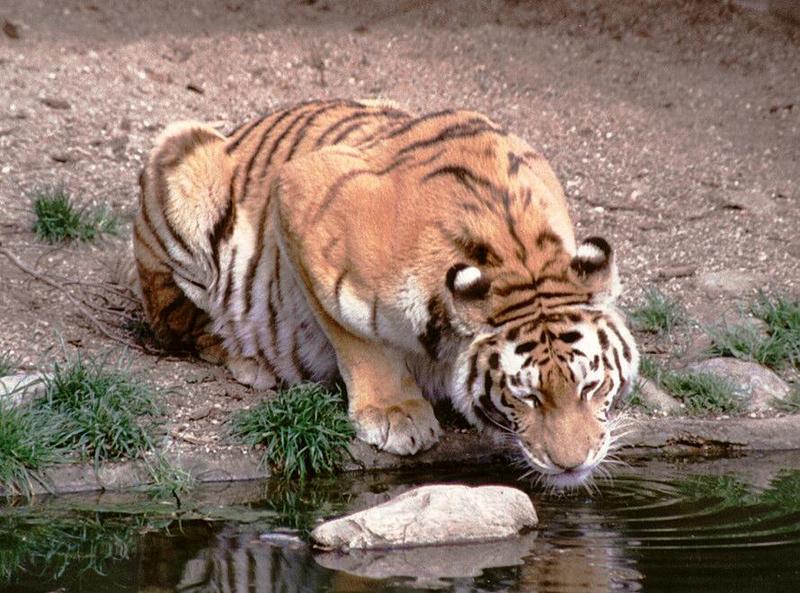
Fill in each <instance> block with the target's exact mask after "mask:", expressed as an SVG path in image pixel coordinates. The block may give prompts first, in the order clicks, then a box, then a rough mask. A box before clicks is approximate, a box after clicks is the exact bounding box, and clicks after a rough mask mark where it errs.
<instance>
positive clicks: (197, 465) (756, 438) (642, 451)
mask: <svg viewBox="0 0 800 593" xmlns="http://www.w3.org/2000/svg"><path fill="white" fill-rule="evenodd" d="M629 430H630V432H629V434H628V436H627V437H626V439H625V445H624V446H623V448H622V449H621V450H620V451H619V454H620V456H622V457H653V456H659V455H668V456H675V455H719V454H724V453H734V452H744V451H782V450H794V449H800V415H791V416H783V417H778V418H758V419H753V418H726V419H694V418H637V419H635V420H634V421H633V425H632V426H631V428H630V429H629ZM350 453H351V461H350V462H348V464H347V465H346V466H345V468H344V471H364V470H367V471H369V470H392V469H401V468H413V467H421V466H431V465H452V464H454V463H458V464H465V463H468V464H473V465H474V464H485V463H492V462H497V461H501V460H503V459H504V458H507V457H508V456H509V455H513V451H512V450H510V448H509V447H508V446H507V445H500V444H495V443H493V442H492V441H491V439H487V438H486V437H484V436H481V435H479V434H478V433H477V432H475V431H468V432H448V433H447V434H445V435H444V436H443V437H442V439H441V441H440V442H439V443H438V444H437V446H436V447H434V448H433V449H431V450H429V451H426V452H424V453H420V454H417V455H414V456H412V457H397V456H394V455H391V454H388V453H383V452H381V451H377V450H376V449H374V448H373V447H371V446H369V445H366V444H365V443H362V442H360V441H357V442H353V443H352V445H351V448H350ZM166 457H167V458H168V459H169V460H170V461H171V462H172V463H173V464H174V465H175V466H177V467H179V468H181V469H183V470H186V471H188V472H191V474H192V475H193V476H194V477H195V478H196V480H197V481H198V482H201V483H214V482H237V481H243V480H259V479H265V478H268V477H269V476H270V473H269V470H268V468H265V467H263V466H262V465H261V464H260V455H259V453H258V452H257V451H252V450H247V449H243V448H242V447H239V446H236V447H229V448H227V449H219V448H217V449H214V450H206V449H205V448H204V447H202V446H199V447H196V448H192V449H189V450H184V451H181V452H179V453H175V452H169V451H168V452H167V453H166ZM42 478H43V480H42V481H43V483H42V484H38V483H37V484H34V485H33V486H34V487H33V494H45V493H48V492H50V493H54V494H61V493H71V492H90V491H97V490H106V491H115V490H125V489H131V488H136V487H141V486H144V485H146V484H147V483H148V473H147V471H146V469H145V468H144V466H143V464H142V463H141V462H138V461H131V462H121V463H108V464H104V465H103V466H102V467H101V468H100V469H99V470H98V471H97V472H95V470H94V468H93V467H92V466H91V464H61V465H55V466H52V467H51V468H50V469H48V470H46V471H45V472H43V473H42ZM45 484H46V485H47V486H45ZM4 494H5V493H3V492H2V491H0V496H3V495H4Z"/></svg>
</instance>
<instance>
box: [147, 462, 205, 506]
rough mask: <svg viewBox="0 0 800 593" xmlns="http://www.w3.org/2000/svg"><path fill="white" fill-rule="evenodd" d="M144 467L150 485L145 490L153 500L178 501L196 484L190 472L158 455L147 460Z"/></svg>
mask: <svg viewBox="0 0 800 593" xmlns="http://www.w3.org/2000/svg"><path fill="white" fill-rule="evenodd" d="M146 465H147V472H148V473H149V474H150V480H151V483H150V484H148V485H147V486H146V487H145V490H147V493H148V494H149V495H150V496H152V497H153V498H159V499H163V498H167V497H170V496H171V497H174V498H176V499H178V500H179V501H180V497H181V496H182V495H183V494H187V493H188V492H190V491H191V490H192V489H193V488H194V487H195V485H196V483H197V481H196V480H195V478H194V476H193V475H192V474H191V473H190V472H188V471H186V470H184V469H182V468H180V467H177V466H175V465H173V464H172V463H170V462H169V460H168V459H167V458H166V457H164V455H162V454H160V453H156V454H155V457H154V459H152V460H148V461H147V464H146Z"/></svg>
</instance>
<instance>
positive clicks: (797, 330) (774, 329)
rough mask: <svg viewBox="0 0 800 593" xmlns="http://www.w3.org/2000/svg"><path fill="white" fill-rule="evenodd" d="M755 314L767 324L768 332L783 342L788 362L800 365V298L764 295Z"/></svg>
mask: <svg viewBox="0 0 800 593" xmlns="http://www.w3.org/2000/svg"><path fill="white" fill-rule="evenodd" d="M752 312H753V315H755V316H756V317H758V318H759V319H761V320H762V321H764V322H765V323H766V324H767V333H768V334H769V335H770V337H771V338H773V339H774V340H776V341H778V342H779V343H781V344H782V347H783V350H784V359H785V362H786V363H787V364H790V365H792V366H795V367H800V300H791V299H788V298H784V297H773V298H770V297H767V296H765V295H762V296H761V297H760V298H759V299H758V300H757V301H756V302H755V304H754V305H753V308H752Z"/></svg>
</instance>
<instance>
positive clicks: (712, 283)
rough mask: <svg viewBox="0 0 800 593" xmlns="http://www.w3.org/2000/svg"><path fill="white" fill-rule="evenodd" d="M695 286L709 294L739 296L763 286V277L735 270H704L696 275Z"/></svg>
mask: <svg viewBox="0 0 800 593" xmlns="http://www.w3.org/2000/svg"><path fill="white" fill-rule="evenodd" d="M696 282H697V286H698V288H700V289H701V290H703V291H704V292H705V293H706V294H709V295H731V296H734V297H736V296H741V295H742V293H746V292H750V291H752V290H753V289H755V288H759V287H761V286H763V284H764V282H763V278H761V277H759V276H757V275H755V274H748V273H746V272H739V271H737V270H721V271H719V272H705V273H704V274H700V275H699V276H698V277H697V280H696Z"/></svg>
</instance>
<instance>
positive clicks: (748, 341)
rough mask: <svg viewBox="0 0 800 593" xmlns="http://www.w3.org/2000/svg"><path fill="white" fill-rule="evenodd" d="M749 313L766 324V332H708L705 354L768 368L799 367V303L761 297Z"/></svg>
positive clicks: (742, 329) (729, 328)
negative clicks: (709, 337) (727, 357)
mask: <svg viewBox="0 0 800 593" xmlns="http://www.w3.org/2000/svg"><path fill="white" fill-rule="evenodd" d="M750 310H751V312H752V313H753V315H754V316H755V317H757V318H758V319H761V320H762V321H763V322H764V323H765V324H766V330H761V329H760V328H756V327H752V326H743V325H734V326H727V327H722V328H719V329H716V330H712V331H710V332H709V333H710V334H711V338H712V345H711V348H710V349H709V354H710V355H712V356H730V357H733V358H739V359H741V360H750V361H753V362H757V363H759V364H763V365H765V366H769V367H772V368H781V367H783V366H785V365H787V364H788V365H791V366H794V367H800V301H792V300H789V299H786V298H782V297H777V298H770V297H767V296H765V295H762V296H761V297H759V299H758V300H757V301H756V302H755V304H753V306H752V307H751V309H750Z"/></svg>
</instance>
